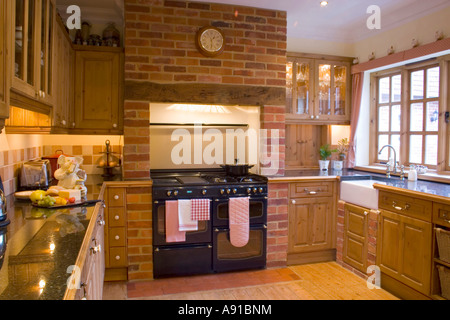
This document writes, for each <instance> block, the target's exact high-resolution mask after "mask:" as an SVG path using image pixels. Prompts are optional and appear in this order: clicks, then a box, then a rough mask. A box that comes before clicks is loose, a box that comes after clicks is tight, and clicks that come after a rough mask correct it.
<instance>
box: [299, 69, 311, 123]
mask: <svg viewBox="0 0 450 320" xmlns="http://www.w3.org/2000/svg"><path fill="white" fill-rule="evenodd" d="M309 73H310V68H309V64H308V63H298V64H297V110H296V113H297V114H308V113H309V94H310V92H309Z"/></svg>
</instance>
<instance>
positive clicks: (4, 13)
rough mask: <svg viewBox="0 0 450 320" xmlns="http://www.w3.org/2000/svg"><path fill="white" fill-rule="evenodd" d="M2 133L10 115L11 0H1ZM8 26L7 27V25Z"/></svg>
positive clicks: (0, 79)
mask: <svg viewBox="0 0 450 320" xmlns="http://www.w3.org/2000/svg"><path fill="white" fill-rule="evenodd" d="M0 25H1V26H4V27H3V28H2V29H0V75H1V76H0V133H1V132H2V130H3V128H4V126H5V119H7V118H8V117H9V88H10V81H11V71H10V66H11V59H10V58H11V55H10V46H11V45H12V39H11V37H12V32H11V29H12V27H11V26H12V24H11V1H10V0H0ZM5 26H6V27H5Z"/></svg>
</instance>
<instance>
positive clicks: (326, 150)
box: [319, 144, 336, 171]
mask: <svg viewBox="0 0 450 320" xmlns="http://www.w3.org/2000/svg"><path fill="white" fill-rule="evenodd" d="M333 152H336V150H330V145H329V144H325V145H323V146H321V147H320V149H319V156H320V160H319V168H320V171H327V170H328V166H329V165H330V160H328V159H329V158H330V157H331V154H332V153H333Z"/></svg>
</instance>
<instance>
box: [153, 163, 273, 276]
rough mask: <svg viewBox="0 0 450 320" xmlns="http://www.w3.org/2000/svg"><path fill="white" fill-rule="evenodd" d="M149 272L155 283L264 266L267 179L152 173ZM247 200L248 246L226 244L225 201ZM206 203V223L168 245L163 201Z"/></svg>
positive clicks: (218, 173)
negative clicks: (233, 199) (208, 210)
mask: <svg viewBox="0 0 450 320" xmlns="http://www.w3.org/2000/svg"><path fill="white" fill-rule="evenodd" d="M151 178H152V180H153V266H154V267H153V273H154V277H155V278H160V277H168V276H181V275H194V274H207V273H213V272H227V271H236V270H246V269H260V268H265V267H266V239H267V195H268V192H267V178H265V177H263V176H259V175H256V174H248V175H246V176H238V177H236V176H227V175H226V174H225V171H224V170H222V169H203V170H179V171H177V172H174V171H173V170H152V171H151ZM231 197H249V224H250V230H249V241H248V243H247V245H245V246H244V247H240V248H238V247H234V246H233V245H232V244H231V242H230V230H229V220H228V208H229V199H230V198H231ZM192 199H209V200H210V202H209V203H210V219H209V220H205V221H198V229H197V230H196V231H189V232H186V241H183V242H176V243H173V242H171V243H168V242H167V241H166V233H165V213H166V201H171V200H192Z"/></svg>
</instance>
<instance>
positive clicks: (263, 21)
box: [124, 0, 287, 179]
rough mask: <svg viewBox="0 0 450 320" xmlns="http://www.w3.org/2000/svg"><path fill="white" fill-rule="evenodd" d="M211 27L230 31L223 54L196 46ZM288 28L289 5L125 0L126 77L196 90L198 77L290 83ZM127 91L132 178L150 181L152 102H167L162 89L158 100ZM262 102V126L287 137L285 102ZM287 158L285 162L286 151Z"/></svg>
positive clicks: (222, 82) (127, 158)
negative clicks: (286, 8)
mask: <svg viewBox="0 0 450 320" xmlns="http://www.w3.org/2000/svg"><path fill="white" fill-rule="evenodd" d="M206 25H212V26H216V27H218V28H220V29H221V30H222V31H223V32H224V34H225V38H226V47H225V50H224V52H223V53H222V54H221V55H220V56H218V57H214V58H207V57H205V56H203V55H201V54H200V53H199V52H198V50H197V48H196V44H195V38H196V33H197V31H198V30H199V29H200V28H201V27H203V26H206ZM286 32H287V27H286V12H284V11H273V10H265V9H258V8H250V7H243V6H234V5H226V4H213V3H197V2H190V1H164V0H147V1H142V0H126V1H125V83H126V85H127V82H141V83H142V82H144V83H149V84H150V83H152V84H155V83H157V84H171V85H173V84H180V85H189V84H191V85H192V87H191V89H192V91H193V92H195V90H196V87H195V84H199V83H204V84H210V85H217V86H230V85H233V86H242V87H244V88H245V87H248V86H250V87H255V86H257V87H271V88H278V89H284V88H285V84H286ZM148 87H150V85H149V86H148ZM144 88H145V86H144ZM227 88H228V87H227ZM162 89H164V88H162ZM144 90H145V89H144ZM171 90H173V87H171ZM194 94H195V93H194ZM199 94H201V92H199ZM125 97H126V100H125V108H124V109H125V114H124V116H125V119H124V126H125V128H124V135H125V137H124V143H125V148H124V162H125V166H124V171H125V178H131V179H148V178H149V171H148V169H149V162H150V159H149V155H148V146H149V138H148V120H149V114H148V113H147V112H148V110H149V106H148V103H149V102H166V101H158V98H157V97H156V95H154V97H153V98H154V100H153V101H149V99H152V98H149V99H142V97H141V96H140V95H138V96H134V95H133V94H131V95H130V94H129V93H127V92H126V93H125ZM209 98H211V97H209ZM220 98H221V97H219V96H218V97H217V100H219V99H220ZM212 99H214V97H213V98H212ZM177 102H188V101H177ZM261 107H262V114H263V116H262V118H263V119H262V120H263V128H267V129H271V128H274V127H276V128H277V129H278V128H279V129H280V137H282V139H284V101H283V102H282V103H280V105H275V106H273V105H271V106H265V105H264V106H261ZM280 158H281V161H282V162H281V165H282V167H283V168H284V152H283V154H282V155H280ZM283 168H282V169H283Z"/></svg>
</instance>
